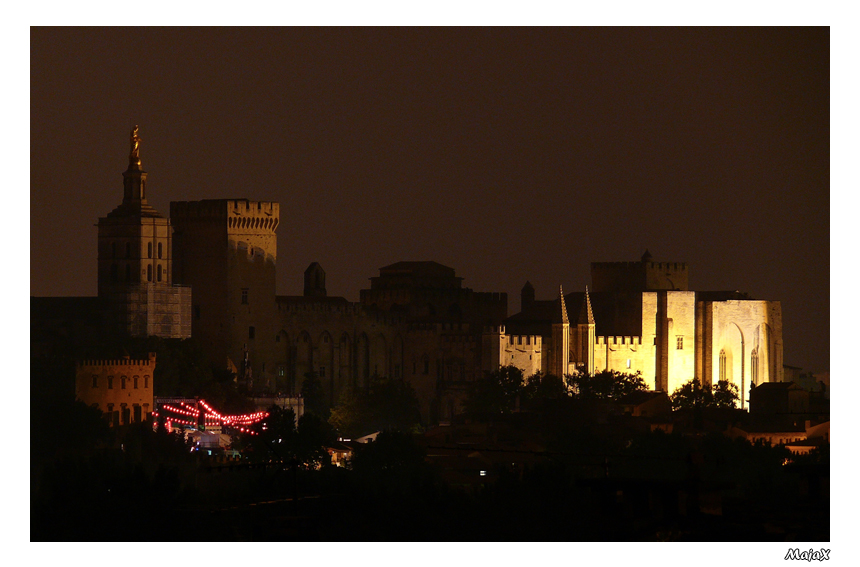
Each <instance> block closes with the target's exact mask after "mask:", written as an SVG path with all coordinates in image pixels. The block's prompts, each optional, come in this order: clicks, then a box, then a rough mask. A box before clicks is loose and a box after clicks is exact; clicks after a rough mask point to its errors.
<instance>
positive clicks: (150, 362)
mask: <svg viewBox="0 0 860 567" xmlns="http://www.w3.org/2000/svg"><path fill="white" fill-rule="evenodd" d="M106 366H153V367H154V366H155V353H154V352H151V353H149V358H146V359H132V358H129V357H123V358H115V359H87V360H81V361H78V362H77V367H78V368H86V367H106Z"/></svg>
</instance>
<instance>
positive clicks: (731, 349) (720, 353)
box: [699, 300, 783, 409]
mask: <svg viewBox="0 0 860 567" xmlns="http://www.w3.org/2000/svg"><path fill="white" fill-rule="evenodd" d="M699 310H700V311H701V312H702V318H703V325H702V331H701V333H700V335H701V336H702V347H701V351H702V352H701V356H702V358H703V364H702V365H701V366H702V373H703V375H702V378H703V381H704V383H710V384H715V383H716V382H717V381H718V380H720V379H721V378H725V379H726V380H728V381H730V382H732V383H734V384H735V385H736V386H737V387H738V391H739V393H740V397H741V404H740V406H741V407H743V408H745V409H746V408H748V407H749V389H750V384H751V383H752V381H753V380H755V382H756V383H757V384H761V383H763V382H781V381H782V374H783V361H782V308H781V305H780V303H779V302H778V301H760V300H728V301H705V302H701V305H700V306H699ZM754 353H755V356H753V354H754Z"/></svg>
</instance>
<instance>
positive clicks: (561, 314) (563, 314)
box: [552, 286, 570, 325]
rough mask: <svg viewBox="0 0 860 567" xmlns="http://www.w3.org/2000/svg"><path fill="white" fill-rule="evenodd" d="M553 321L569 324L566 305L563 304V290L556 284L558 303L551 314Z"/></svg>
mask: <svg viewBox="0 0 860 567" xmlns="http://www.w3.org/2000/svg"><path fill="white" fill-rule="evenodd" d="M552 322H553V323H562V324H565V325H567V324H569V322H570V321H569V320H568V317H567V306H566V305H565V304H564V290H563V289H562V288H561V286H558V305H557V308H556V310H555V313H553V316H552Z"/></svg>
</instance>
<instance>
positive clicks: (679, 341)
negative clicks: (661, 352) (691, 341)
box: [676, 335, 684, 350]
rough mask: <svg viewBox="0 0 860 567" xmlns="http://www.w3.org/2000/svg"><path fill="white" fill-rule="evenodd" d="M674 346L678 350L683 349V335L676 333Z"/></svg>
mask: <svg viewBox="0 0 860 567" xmlns="http://www.w3.org/2000/svg"><path fill="white" fill-rule="evenodd" d="M676 348H677V349H678V350H684V336H683V335H678V336H677V337H676Z"/></svg>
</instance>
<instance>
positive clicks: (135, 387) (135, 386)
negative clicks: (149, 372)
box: [134, 376, 140, 390]
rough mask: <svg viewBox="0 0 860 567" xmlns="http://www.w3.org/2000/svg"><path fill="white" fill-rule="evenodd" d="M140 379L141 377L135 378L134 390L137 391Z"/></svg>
mask: <svg viewBox="0 0 860 567" xmlns="http://www.w3.org/2000/svg"><path fill="white" fill-rule="evenodd" d="M139 379H140V377H139V376H135V377H134V389H135V390H137V381H138V380H139Z"/></svg>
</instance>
